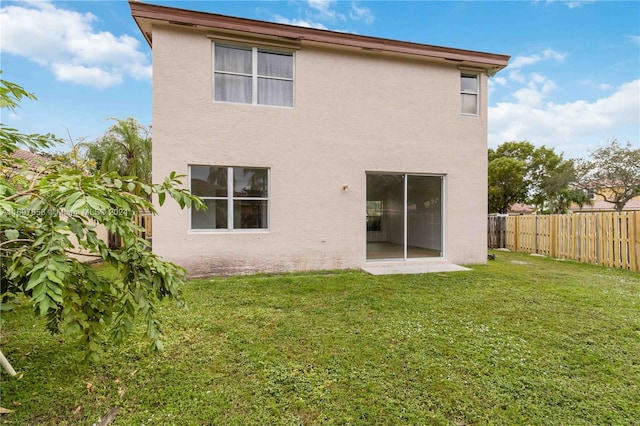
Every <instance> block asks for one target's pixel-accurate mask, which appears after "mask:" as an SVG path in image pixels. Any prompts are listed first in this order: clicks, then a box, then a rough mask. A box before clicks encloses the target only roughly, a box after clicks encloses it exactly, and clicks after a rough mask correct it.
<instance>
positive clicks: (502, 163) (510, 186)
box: [489, 157, 527, 213]
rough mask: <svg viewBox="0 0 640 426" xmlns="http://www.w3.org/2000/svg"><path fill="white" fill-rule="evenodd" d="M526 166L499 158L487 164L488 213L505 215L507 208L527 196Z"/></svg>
mask: <svg viewBox="0 0 640 426" xmlns="http://www.w3.org/2000/svg"><path fill="white" fill-rule="evenodd" d="M525 172H526V165H525V163H524V161H521V160H517V159H515V158H509V157H500V158H496V159H495V160H493V161H491V162H490V163H489V212H498V213H507V211H508V209H509V206H510V205H512V204H514V203H518V202H522V201H524V200H525V198H526V196H527V186H526V184H525V182H524V175H525Z"/></svg>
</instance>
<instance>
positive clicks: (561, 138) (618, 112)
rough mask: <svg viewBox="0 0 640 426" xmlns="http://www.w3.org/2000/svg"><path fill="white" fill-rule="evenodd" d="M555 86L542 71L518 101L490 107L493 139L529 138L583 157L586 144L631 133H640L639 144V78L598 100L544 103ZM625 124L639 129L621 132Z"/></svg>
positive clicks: (494, 141) (518, 94)
mask: <svg viewBox="0 0 640 426" xmlns="http://www.w3.org/2000/svg"><path fill="white" fill-rule="evenodd" d="M554 87H555V85H554V84H553V82H552V81H550V80H548V79H547V78H546V77H544V76H537V77H535V78H534V79H532V81H531V82H530V84H529V85H528V86H527V87H525V88H522V89H520V90H519V91H517V92H516V94H514V95H515V97H516V101H515V102H500V103H498V104H497V105H496V106H495V107H489V144H490V145H491V146H496V145H498V144H500V143H502V142H504V141H510V140H529V141H531V142H533V143H535V144H537V145H542V144H544V145H547V146H552V147H557V148H558V149H557V150H556V151H558V152H562V151H565V152H566V154H567V156H569V157H571V156H582V155H584V153H585V152H586V149H588V148H593V147H594V146H596V145H597V143H600V142H602V141H605V140H608V139H611V138H613V137H617V138H619V139H620V140H625V141H626V140H627V137H631V138H635V140H631V142H632V143H638V132H637V129H638V128H640V102H639V101H640V80H635V81H632V82H629V83H625V84H622V85H621V86H619V87H617V88H616V90H615V92H614V93H613V94H611V95H610V96H608V97H605V98H601V99H598V100H596V101H593V102H588V101H585V100H576V101H573V102H567V103H563V104H558V103H554V102H546V103H545V102H544V99H545V97H546V94H548V93H549V92H550V91H551V90H553V88H554ZM527 95H528V96H530V97H529V98H528V97H527ZM625 129H627V130H628V129H635V130H631V131H629V133H628V134H619V132H624V131H625ZM616 133H618V134H616Z"/></svg>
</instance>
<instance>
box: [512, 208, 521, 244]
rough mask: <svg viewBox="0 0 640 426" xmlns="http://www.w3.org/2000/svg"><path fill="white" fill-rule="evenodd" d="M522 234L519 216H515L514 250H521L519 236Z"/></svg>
mask: <svg viewBox="0 0 640 426" xmlns="http://www.w3.org/2000/svg"><path fill="white" fill-rule="evenodd" d="M519 236H520V227H519V225H518V216H514V221H513V248H514V251H520V246H519V244H518V243H519V241H518V239H519V238H518V237H519Z"/></svg>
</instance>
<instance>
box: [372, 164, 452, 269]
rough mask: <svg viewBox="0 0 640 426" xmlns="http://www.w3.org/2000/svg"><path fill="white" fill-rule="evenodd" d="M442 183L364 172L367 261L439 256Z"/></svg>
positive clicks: (426, 177)
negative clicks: (365, 180)
mask: <svg viewBox="0 0 640 426" xmlns="http://www.w3.org/2000/svg"><path fill="white" fill-rule="evenodd" d="M442 182H443V179H442V176H430V175H414V174H411V175H410V174H398V173H367V206H366V208H367V231H366V232H367V260H394V259H396V260H397V259H413V258H427V257H442V232H443V226H442V223H443V214H442V208H443V203H442Z"/></svg>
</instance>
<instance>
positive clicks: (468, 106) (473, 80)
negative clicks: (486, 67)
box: [460, 73, 478, 115]
mask: <svg viewBox="0 0 640 426" xmlns="http://www.w3.org/2000/svg"><path fill="white" fill-rule="evenodd" d="M460 105H461V109H460V113H461V114H462V115H478V74H468V73H462V74H460Z"/></svg>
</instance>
